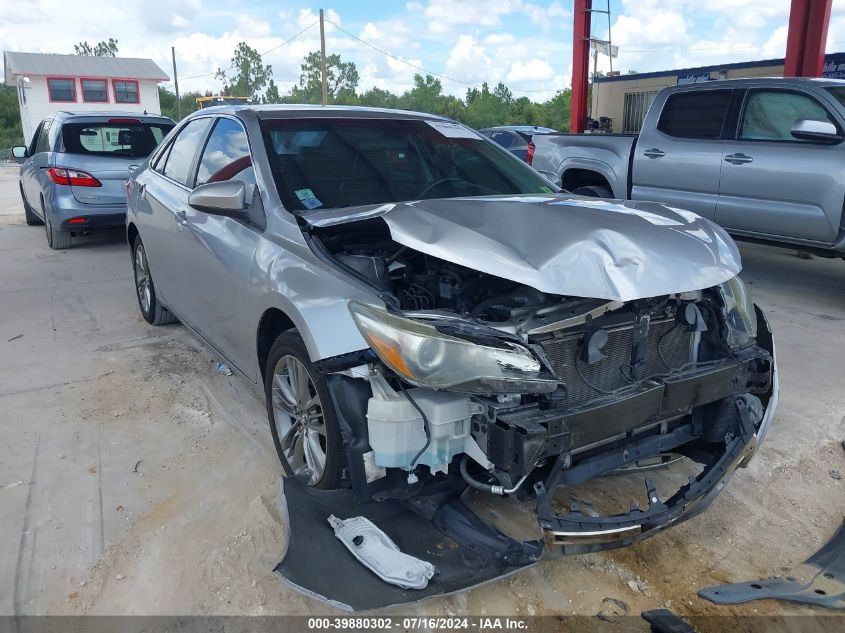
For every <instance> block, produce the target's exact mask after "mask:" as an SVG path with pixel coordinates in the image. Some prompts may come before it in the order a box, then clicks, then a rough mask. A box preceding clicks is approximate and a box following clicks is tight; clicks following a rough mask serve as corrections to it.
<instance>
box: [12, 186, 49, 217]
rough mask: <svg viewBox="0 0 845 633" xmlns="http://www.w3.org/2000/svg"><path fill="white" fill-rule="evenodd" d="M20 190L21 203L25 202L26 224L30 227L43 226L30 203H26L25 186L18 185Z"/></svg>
mask: <svg viewBox="0 0 845 633" xmlns="http://www.w3.org/2000/svg"><path fill="white" fill-rule="evenodd" d="M18 188H19V189H20V190H21V201H23V214H24V216H25V217H26V223H27V224H28V225H29V226H41V225H42V224H44V222H43V221H42V220H41V218H39V217H38V216H37V215H35V212H34V211H33V210H32V207H31V206H29V203H28V202H27V201H26V196H25V195H24V194H23V185H21V184H20V183H18Z"/></svg>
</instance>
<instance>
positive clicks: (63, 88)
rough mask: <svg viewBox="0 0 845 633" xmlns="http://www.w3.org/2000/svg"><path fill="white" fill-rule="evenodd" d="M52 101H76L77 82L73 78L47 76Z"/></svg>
mask: <svg viewBox="0 0 845 633" xmlns="http://www.w3.org/2000/svg"><path fill="white" fill-rule="evenodd" d="M47 89H48V90H49V91H50V101H66V102H70V103H76V83H75V82H74V80H73V79H60V78H57V77H56V78H51V77H48V78H47Z"/></svg>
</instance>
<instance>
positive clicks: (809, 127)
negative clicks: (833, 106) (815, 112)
mask: <svg viewBox="0 0 845 633" xmlns="http://www.w3.org/2000/svg"><path fill="white" fill-rule="evenodd" d="M790 132H791V133H792V136H794V137H795V138H797V139H800V140H802V141H816V142H822V143H825V142H826V143H838V142H839V141H841V140H842V139H843V136H842V134H840V133H839V130H838V129H836V126H835V125H834V124H833V123H831V122H830V121H818V120H816V119H797V120H796V121H795V123H793V124H792V129H791V130H790Z"/></svg>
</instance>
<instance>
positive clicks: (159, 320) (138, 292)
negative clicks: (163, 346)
mask: <svg viewBox="0 0 845 633" xmlns="http://www.w3.org/2000/svg"><path fill="white" fill-rule="evenodd" d="M132 270H133V272H134V273H135V274H134V278H135V296H136V297H137V298H138V307H139V308H141V315H142V316H143V317H144V320H145V321H146V322H147V323H149V324H150V325H167V324H168V323H175V322H176V321H177V319H176V317H175V316H173V313H172V312H170V310H168V309H167V308H165V307H164V306H163V305H161V303H160V302H159V301H158V297H156V291H155V284H153V278H152V275H151V274H150V262H149V260H148V259H147V251H146V249H145V248H144V243H143V242H142V241H141V236H140V235H136V236H135V242H134V243H133V244H132Z"/></svg>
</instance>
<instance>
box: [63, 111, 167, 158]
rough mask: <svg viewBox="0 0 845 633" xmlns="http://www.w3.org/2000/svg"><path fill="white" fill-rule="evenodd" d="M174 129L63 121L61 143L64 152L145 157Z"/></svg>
mask: <svg viewBox="0 0 845 633" xmlns="http://www.w3.org/2000/svg"><path fill="white" fill-rule="evenodd" d="M171 129H173V125H171V124H169V123H140V122H139V121H132V120H127V121H126V122H117V121H115V120H112V121H108V122H103V123H65V124H64V125H63V126H62V144H63V146H64V150H63V151H64V152H65V153H67V154H95V155H97V156H127V157H131V158H146V157H147V156H149V155H150V153H151V152H152V151H153V150H154V149H155V148H156V146H157V145H158V144H159V143H161V140H162V139H163V138H164V137H165V136H167V133H168V132H170V130H171Z"/></svg>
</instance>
